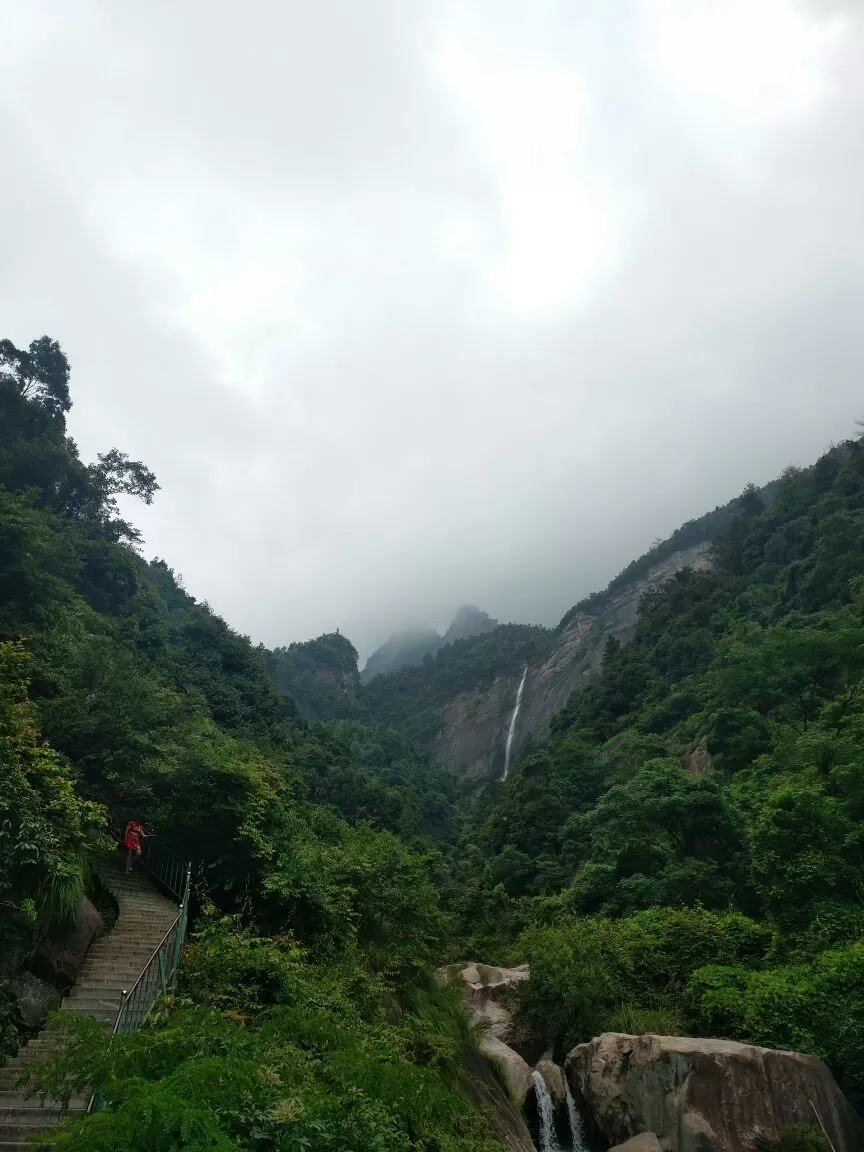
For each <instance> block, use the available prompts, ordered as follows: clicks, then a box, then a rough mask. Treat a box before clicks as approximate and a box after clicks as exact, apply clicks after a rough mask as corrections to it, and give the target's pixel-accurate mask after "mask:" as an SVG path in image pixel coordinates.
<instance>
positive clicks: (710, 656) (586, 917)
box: [449, 440, 864, 1108]
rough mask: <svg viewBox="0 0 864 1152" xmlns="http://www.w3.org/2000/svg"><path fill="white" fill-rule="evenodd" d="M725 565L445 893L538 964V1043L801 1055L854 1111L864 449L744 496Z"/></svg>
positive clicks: (472, 921) (618, 656) (533, 1002)
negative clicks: (731, 1044)
mask: <svg viewBox="0 0 864 1152" xmlns="http://www.w3.org/2000/svg"><path fill="white" fill-rule="evenodd" d="M711 558H712V565H711V567H710V569H707V570H696V569H693V568H690V569H685V570H683V571H681V572H679V573H678V574H677V575H676V576H675V577H674V578H673V579H671V580H670V581H668V582H667V583H666V584H665V585H663V586H661V587H658V588H657V589H655V590H654V591H653V592H651V593H650V594H649V595H648V596H646V597H645V598H644V599H643V601H642V603H641V605H640V608H639V614H638V622H637V625H636V630H635V636H634V639H633V640H632V642H631V643H629V644H624V645H621V644H619V643H618V642H616V641H615V640H612V641H610V642H609V643H608V644H607V646H606V650H605V653H604V656H603V660H602V667H601V668H600V670H599V673H598V675H597V676H596V677H594V678H593V679H592V680H591V681H590V682H589V683H588V684H587V685H586V686H585V688H584V690H583V691H582V692H580V693H578V694H576V695H574V696H573V697H572V698H571V700H570V702H569V704H568V705H567V707H566V708H565V709H564V710H563V711H561V712H560V713H559V714H558V715H557V716H556V717H555V719H554V721H553V723H552V731H551V735H550V737H549V738H548V740H546V741H545V742H544V743H542V744H538V745H536V746H535V747H534V748H533V750H532V751H530V752H529V753H528V754H526V755H525V756H524V757H523V758H522V759H521V761H520V762H519V763H518V764H517V765H516V766H515V768H514V770H513V771H512V773H511V777H510V779H508V781H507V782H506V784H504V785H492V787H491V788H490V789H489V790H487V793H486V795H485V797H484V798H483V801H482V805H481V807H480V808H479V809H478V810H477V812H476V815H475V818H474V820H473V821H472V824H471V826H470V827H469V829H468V830H466V833H465V836H464V839H463V841H462V849H461V853H460V860H459V863H458V866H457V867H456V869H455V871H454V873H453V877H452V880H451V882H450V886H449V899H450V901H451V902H452V903H451V906H452V907H453V908H454V910H456V912H457V914H458V916H459V917H460V919H461V921H462V923H463V924H464V925H465V926H466V930H467V931H469V932H470V933H471V937H472V941H473V942H472V943H471V945H470V948H471V950H472V952H474V953H475V954H481V955H483V956H484V957H486V958H490V959H497V960H501V961H506V962H511V963H521V962H525V961H528V962H530V963H531V965H532V979H531V981H530V982H527V983H526V984H525V985H520V990H519V997H520V1000H521V1015H520V1019H521V1021H522V1026H523V1028H524V1029H525V1036H526V1037H530V1036H532V1035H533V1036H535V1037H537V1042H538V1043H539V1042H540V1040H541V1039H542V1042H544V1043H546V1042H548V1041H549V1040H553V1041H554V1043H555V1044H556V1046H557V1048H558V1050H559V1052H565V1051H567V1050H568V1048H569V1046H570V1045H572V1044H573V1043H575V1042H576V1041H579V1040H584V1039H587V1038H588V1037H590V1036H591V1035H593V1034H595V1033H596V1032H597V1031H600V1030H603V1029H612V1030H627V1031H633V1030H636V1031H641V1030H643V1029H644V1030H650V1031H661V1032H663V1031H665V1032H670V1031H671V1032H676V1031H677V1032H683V1034H691V1035H694V1034H695V1035H699V1034H702V1035H718V1036H727V1037H730V1038H734V1039H739V1040H750V1041H753V1042H755V1043H761V1044H767V1045H769V1046H775V1047H780V1048H790V1049H800V1050H803V1051H807V1052H812V1053H815V1054H817V1055H821V1056H823V1057H825V1058H826V1059H827V1060H828V1061H829V1063H830V1065H831V1067H832V1068H833V1070H834V1072H835V1075H837V1076H838V1078H839V1079H840V1081H841V1083H842V1084H843V1085H844V1087H845V1089H846V1091H847V1092H848V1093H849V1094H850V1096H851V1097H852V1099H853V1100H854V1101H855V1102H856V1103H857V1105H858V1106H859V1108H860V1107H861V1105H862V1103H864V995H862V988H864V888H862V881H861V878H862V876H864V823H862V819H864V751H862V749H864V443H862V441H860V440H857V441H854V442H849V443H847V444H844V445H842V446H841V447H840V448H838V449H835V450H832V451H830V452H829V453H828V454H826V455H825V456H823V457H822V458H821V459H820V460H819V461H818V463H817V464H816V465H815V466H814V467H812V468H810V469H807V470H805V471H801V470H797V469H789V470H787V472H786V473H785V474H784V476H783V477H782V479H781V480H780V481H779V482H778V483H777V485H776V488H775V492H774V498H773V500H772V502H771V503H770V505H768V506H767V507H766V506H765V504H764V501H763V499H762V498H761V496H760V494H759V493H758V492H757V491H756V490H755V489H752V488H749V489H748V490H747V491H745V493H744V494H743V496H742V498H741V499H740V500H739V502H738V517H737V519H735V520H733V521H732V522H731V523H730V524H728V526H727V527H726V528H725V529H724V530H723V531H722V532H721V533H720V534H719V536H718V537H717V538H716V540H715V542H714V547H713V550H712V557H711ZM514 941H515V943H514Z"/></svg>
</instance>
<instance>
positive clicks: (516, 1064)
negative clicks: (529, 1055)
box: [480, 1033, 534, 1108]
mask: <svg viewBox="0 0 864 1152" xmlns="http://www.w3.org/2000/svg"><path fill="white" fill-rule="evenodd" d="M480 1051H481V1052H482V1053H483V1055H484V1056H485V1057H486V1059H487V1060H489V1061H490V1062H491V1063H494V1064H495V1065H497V1067H498V1068H499V1069H500V1071H501V1073H502V1075H503V1077H504V1083H505V1085H506V1088H507V1095H508V1096H509V1097H510V1101H511V1103H512V1104H513V1105H514V1106H515V1107H516V1108H522V1106H523V1105H524V1103H525V1097H526V1096H527V1095H528V1093H529V1092H530V1090H531V1088H533V1086H534V1081H533V1080H532V1079H531V1067H530V1066H529V1065H528V1064H526V1062H525V1061H524V1060H523V1059H522V1057H521V1056H520V1055H519V1053H518V1052H514V1050H513V1049H512V1048H508V1046H507V1045H506V1044H505V1043H504V1041H503V1040H499V1039H498V1038H497V1036H492V1035H490V1034H489V1033H487V1034H486V1035H485V1036H484V1037H483V1039H482V1040H481V1041H480Z"/></svg>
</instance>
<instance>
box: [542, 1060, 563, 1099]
mask: <svg viewBox="0 0 864 1152" xmlns="http://www.w3.org/2000/svg"><path fill="white" fill-rule="evenodd" d="M535 1071H537V1072H539V1073H540V1075H541V1076H542V1077H543V1079H544V1080H545V1082H546V1087H547V1088H548V1089H549V1095H550V1096H551V1097H552V1100H553V1101H554V1102H555V1103H556V1104H563V1103H564V1101H565V1100H566V1099H567V1093H566V1090H565V1088H564V1070H563V1068H561V1067H560V1065H558V1064H555V1063H553V1061H551V1060H539V1061H538V1062H537V1066H536V1068H535Z"/></svg>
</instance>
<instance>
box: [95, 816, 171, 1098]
mask: <svg viewBox="0 0 864 1152" xmlns="http://www.w3.org/2000/svg"><path fill="white" fill-rule="evenodd" d="M141 861H142V863H143V864H144V867H145V868H146V869H147V871H148V872H149V873H150V875H151V876H152V877H153V879H154V880H155V881H156V883H157V884H158V885H159V886H160V887H162V888H164V889H166V890H167V891H168V892H170V893H171V895H172V896H174V897H175V898H176V899H178V900H179V901H180V909H179V911H178V913H177V917H176V919H175V920H174V922H173V923H172V925H171V927H170V928H169V929H168V931H167V932H166V933H165V935H164V936H163V937H162V939H161V940H160V941H159V943H158V945H157V946H156V948H155V949H154V951H153V954H152V955H151V957H150V959H149V960H148V961H147V963H146V964H145V965H144V967H143V968H142V970H141V972H140V974H139V976H138V979H137V980H136V981H135V983H134V984H133V985H132V987H131V988H129V989H128V990H127V989H125V988H124V989H123V999H122V1001H121V1004H120V1008H119V1009H118V1011H117V1015H116V1017H115V1018H114V1027H113V1028H112V1029H111V1038H112V1039H113V1038H114V1037H115V1036H125V1035H128V1034H129V1033H130V1032H137V1031H138V1029H139V1028H140V1027H141V1026H142V1024H144V1022H145V1021H146V1019H147V1017H148V1016H149V1015H150V1013H151V1012H152V1011H153V1007H154V1005H155V1004H156V1002H157V1001H158V1000H159V999H160V997H163V996H167V995H168V994H169V993H170V992H171V991H172V990H173V988H174V985H175V984H176V982H177V973H178V971H179V969H180V952H181V950H182V948H183V941H184V940H185V939H186V928H187V926H188V923H189V897H190V895H191V891H192V864H191V862H184V861H182V860H181V859H180V857H179V856H175V855H174V853H173V852H169V851H168V849H167V848H163V847H162V846H161V845H158V844H154V843H153V840H152V838H149V839H147V840H145V841H144V848H143V849H142V852H141ZM108 1043H109V1045H110V1043H111V1041H110V1040H109V1041H108ZM102 1107H103V1101H102V1099H101V1098H100V1097H99V1096H91V1097H90V1102H89V1104H88V1105H87V1112H88V1114H89V1113H91V1112H99V1111H101V1109H102Z"/></svg>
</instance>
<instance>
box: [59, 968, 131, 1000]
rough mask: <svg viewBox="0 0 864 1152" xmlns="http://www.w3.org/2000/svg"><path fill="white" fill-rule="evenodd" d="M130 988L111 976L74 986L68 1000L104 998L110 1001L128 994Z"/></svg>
mask: <svg viewBox="0 0 864 1152" xmlns="http://www.w3.org/2000/svg"><path fill="white" fill-rule="evenodd" d="M131 987H132V985H131V984H129V983H126V982H124V981H122V980H120V981H118V980H117V979H116V978H115V976H114V975H113V973H112V975H111V976H108V977H106V978H105V979H104V980H82V981H80V982H79V983H78V984H76V985H75V986H74V987H73V989H72V991H71V992H70V993H69V996H68V999H70V1000H79V999H81V998H82V997H83V998H84V999H89V997H91V996H105V997H107V998H110V999H115V1000H116V999H118V998H121V997H122V996H123V993H124V992H128V991H129V989H130V988H131Z"/></svg>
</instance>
